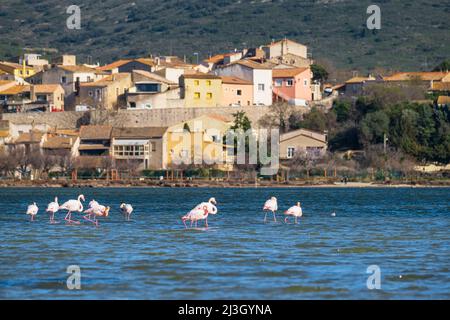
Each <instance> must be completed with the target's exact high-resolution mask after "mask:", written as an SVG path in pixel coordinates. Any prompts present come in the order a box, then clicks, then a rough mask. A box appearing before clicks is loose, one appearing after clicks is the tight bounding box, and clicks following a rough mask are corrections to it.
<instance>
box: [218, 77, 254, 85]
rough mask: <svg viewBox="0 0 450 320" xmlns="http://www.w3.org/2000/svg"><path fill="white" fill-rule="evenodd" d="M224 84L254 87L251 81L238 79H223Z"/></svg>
mask: <svg viewBox="0 0 450 320" xmlns="http://www.w3.org/2000/svg"><path fill="white" fill-rule="evenodd" d="M221 78H222V83H226V84H242V85H252V83H251V82H250V81H247V80H244V79H241V78H238V77H221Z"/></svg>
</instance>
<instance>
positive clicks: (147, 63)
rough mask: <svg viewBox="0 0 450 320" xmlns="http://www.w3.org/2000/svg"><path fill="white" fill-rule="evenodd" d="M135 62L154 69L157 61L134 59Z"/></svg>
mask: <svg viewBox="0 0 450 320" xmlns="http://www.w3.org/2000/svg"><path fill="white" fill-rule="evenodd" d="M134 61H137V62H140V63H143V64H146V65H148V66H150V67H153V66H154V65H155V61H154V60H153V59H150V58H139V59H134Z"/></svg>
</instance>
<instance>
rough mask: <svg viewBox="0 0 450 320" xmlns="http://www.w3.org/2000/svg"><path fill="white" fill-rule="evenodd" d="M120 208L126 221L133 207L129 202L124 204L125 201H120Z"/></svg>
mask: <svg viewBox="0 0 450 320" xmlns="http://www.w3.org/2000/svg"><path fill="white" fill-rule="evenodd" d="M120 210H121V211H122V213H123V214H124V215H125V219H126V220H127V221H130V216H131V213H132V212H133V210H134V209H133V207H132V206H131V204H126V203H122V204H121V205H120Z"/></svg>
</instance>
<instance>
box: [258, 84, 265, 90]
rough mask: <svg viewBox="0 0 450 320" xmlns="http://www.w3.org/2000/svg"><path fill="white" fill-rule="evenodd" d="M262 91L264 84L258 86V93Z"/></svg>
mask: <svg viewBox="0 0 450 320" xmlns="http://www.w3.org/2000/svg"><path fill="white" fill-rule="evenodd" d="M264 90H265V85H264V83H260V84H258V91H264Z"/></svg>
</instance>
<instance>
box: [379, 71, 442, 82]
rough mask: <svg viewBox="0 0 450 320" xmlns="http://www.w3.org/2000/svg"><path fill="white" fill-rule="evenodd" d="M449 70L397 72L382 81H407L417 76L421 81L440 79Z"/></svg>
mask: <svg viewBox="0 0 450 320" xmlns="http://www.w3.org/2000/svg"><path fill="white" fill-rule="evenodd" d="M448 74H449V72H399V73H396V74H394V75H392V76H390V77H384V81H408V80H414V79H416V78H419V79H421V80H423V81H440V80H442V78H444V77H445V76H446V75H448Z"/></svg>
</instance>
